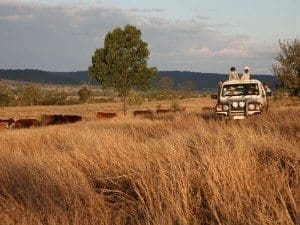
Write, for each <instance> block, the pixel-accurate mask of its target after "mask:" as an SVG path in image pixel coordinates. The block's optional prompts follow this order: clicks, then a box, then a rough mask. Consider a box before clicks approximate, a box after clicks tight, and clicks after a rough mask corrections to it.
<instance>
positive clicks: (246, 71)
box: [241, 66, 250, 80]
mask: <svg viewBox="0 0 300 225" xmlns="http://www.w3.org/2000/svg"><path fill="white" fill-rule="evenodd" d="M241 80H250V69H249V67H248V66H246V67H245V69H244V73H243V76H242V77H241Z"/></svg>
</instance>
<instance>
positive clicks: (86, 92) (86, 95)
mask: <svg viewBox="0 0 300 225" xmlns="http://www.w3.org/2000/svg"><path fill="white" fill-rule="evenodd" d="M77 94H78V95H79V102H80V103H85V102H87V101H88V100H90V99H91V97H92V91H91V90H90V89H88V88H87V87H83V88H81V89H80V90H79V91H78V92H77Z"/></svg>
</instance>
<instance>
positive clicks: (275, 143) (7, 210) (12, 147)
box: [0, 103, 300, 225]
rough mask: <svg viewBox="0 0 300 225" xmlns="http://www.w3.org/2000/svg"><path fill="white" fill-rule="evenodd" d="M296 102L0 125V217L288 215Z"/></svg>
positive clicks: (246, 220)
mask: <svg viewBox="0 0 300 225" xmlns="http://www.w3.org/2000/svg"><path fill="white" fill-rule="evenodd" d="M190 104H191V105H190V108H193V107H194V108H195V109H196V108H198V105H194V106H192V103H190ZM209 104H211V103H209ZM165 105H168V104H167V103H165ZM279 105H280V104H279ZM201 106H202V105H200V104H199V107H201ZM203 106H207V105H203ZM82 107H84V106H82ZM151 107H152V106H151ZM146 108H147V106H146ZM45 109H46V108H45ZM299 109H300V108H299V106H296V107H294V106H291V105H287V106H283V105H282V104H281V105H280V106H278V105H275V104H274V105H273V107H272V108H271V110H270V113H269V114H267V115H262V116H259V117H253V118H252V119H246V120H243V121H219V120H214V119H205V118H202V117H201V115H200V114H199V113H198V112H197V110H191V111H188V112H187V113H186V114H175V115H169V116H165V117H164V116H161V117H157V118H156V119H154V120H149V119H139V118H132V117H130V116H128V117H120V118H116V119H113V120H110V121H86V122H80V123H77V124H73V125H65V126H52V127H44V128H36V129H35V128H33V129H24V130H22V129H21V130H7V131H2V132H0V224H24V225H25V224H26V225H27V224H37V225H39V224H49V225H52V224H53V225H54V224H75V225H76V224H78V225H79V224H103V225H106V224H107V225H108V224H116V225H119V224H170V225H171V224H172V225H179V224H180V225H181V224H191V225H192V224H228V225H229V224H230V225H231V224H241V225H242V224H270V225H271V224H272V225H273V224H293V221H295V220H296V219H297V216H299V215H297V211H298V212H299V210H300V183H299V182H300V181H299V179H300V151H299V149H300V110H299ZM10 110H12V109H10ZM26 110H27V109H26ZM26 110H25V111H26ZM97 110H98V107H97ZM98 111H101V110H98ZM26 112H28V111H26ZM9 113H11V114H13V111H11V112H9Z"/></svg>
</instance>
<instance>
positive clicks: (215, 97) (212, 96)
mask: <svg viewBox="0 0 300 225" xmlns="http://www.w3.org/2000/svg"><path fill="white" fill-rule="evenodd" d="M210 98H211V99H218V96H217V95H211V96H210Z"/></svg>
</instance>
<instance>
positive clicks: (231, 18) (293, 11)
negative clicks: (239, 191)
mask: <svg viewBox="0 0 300 225" xmlns="http://www.w3.org/2000/svg"><path fill="white" fill-rule="evenodd" d="M299 10H300V1H298V0H286V1H279V0H260V1H259V0H248V1H245V0H218V1H217V0H209V1H206V0H197V1H196V0H186V1H184V2H183V1H179V0H173V1H171V0H164V1H158V0H152V1H145V0H139V1H138V0H127V1H122V0H110V1H105V0H102V1H96V0H86V1H79V0H78V1H71V0H61V1H58V0H52V1H46V0H40V1H38V0H23V1H21V0H0V29H1V33H0V49H2V51H0V68H21V69H23V68H37V69H45V70H52V71H69V70H71V71H74V70H85V69H86V68H87V67H88V65H89V63H90V58H91V56H92V54H93V52H94V50H95V49H96V48H100V47H102V46H103V38H104V37H105V34H106V33H107V32H108V31H111V30H112V29H114V28H115V27H117V26H124V25H125V24H127V23H130V24H134V25H136V26H138V27H139V28H140V29H141V30H142V33H143V38H144V40H145V41H147V42H148V44H149V48H150V50H151V53H152V55H151V58H150V64H151V65H153V66H157V67H158V69H159V70H190V71H202V72H221V73H226V72H227V71H228V68H230V67H231V66H236V67H237V68H239V70H242V67H243V66H245V65H248V66H250V68H251V69H252V72H253V73H270V67H271V65H272V64H273V63H274V61H273V59H272V58H273V57H274V56H275V55H276V52H277V51H278V40H279V39H282V40H284V39H289V38H299V37H300V29H299V22H300V14H299V13H298V12H299ZM3 50H5V51H3Z"/></svg>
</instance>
